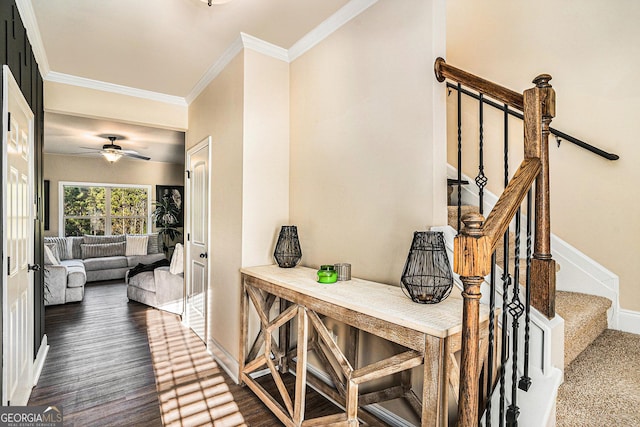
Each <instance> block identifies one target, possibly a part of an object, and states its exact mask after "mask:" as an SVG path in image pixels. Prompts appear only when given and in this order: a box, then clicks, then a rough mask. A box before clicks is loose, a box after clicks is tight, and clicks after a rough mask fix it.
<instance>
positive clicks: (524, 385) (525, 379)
mask: <svg viewBox="0 0 640 427" xmlns="http://www.w3.org/2000/svg"><path fill="white" fill-rule="evenodd" d="M531 199H532V196H531V190H529V192H528V193H527V277H526V289H525V304H524V306H525V311H524V313H525V316H524V374H523V375H522V377H520V382H519V383H518V387H519V388H520V390H524V391H529V387H530V386H531V377H529V332H530V326H531V325H530V323H531V217H532V216H533V212H532V210H531V209H532V201H531Z"/></svg>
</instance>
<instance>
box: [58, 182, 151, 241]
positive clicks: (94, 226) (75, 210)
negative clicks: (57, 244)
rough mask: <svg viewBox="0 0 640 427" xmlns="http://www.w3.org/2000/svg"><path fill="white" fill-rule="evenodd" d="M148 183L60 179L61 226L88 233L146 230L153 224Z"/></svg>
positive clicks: (77, 233) (67, 232) (74, 232)
mask: <svg viewBox="0 0 640 427" xmlns="http://www.w3.org/2000/svg"><path fill="white" fill-rule="evenodd" d="M150 193H151V187H150V186H148V185H117V186H116V185H109V184H92V183H69V182H61V183H60V206H61V209H60V210H61V213H60V218H61V221H60V222H61V224H60V225H61V227H60V229H61V230H64V235H65V236H82V235H84V234H93V235H110V234H146V233H148V232H150V231H151V230H149V229H148V228H149V227H150V224H151V209H150V207H151V201H150V199H149V194H150Z"/></svg>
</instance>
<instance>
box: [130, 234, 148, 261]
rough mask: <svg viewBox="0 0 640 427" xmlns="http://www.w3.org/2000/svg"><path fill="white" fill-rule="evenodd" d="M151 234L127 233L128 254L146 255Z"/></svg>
mask: <svg viewBox="0 0 640 427" xmlns="http://www.w3.org/2000/svg"><path fill="white" fill-rule="evenodd" d="M148 240H149V236H131V235H129V234H127V249H126V250H125V255H126V256H132V255H146V254H147V242H148Z"/></svg>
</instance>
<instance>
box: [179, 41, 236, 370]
mask: <svg viewBox="0 0 640 427" xmlns="http://www.w3.org/2000/svg"><path fill="white" fill-rule="evenodd" d="M243 81H244V55H242V54H239V55H237V56H236V57H235V58H234V59H233V60H232V61H231V62H230V63H229V65H227V67H226V68H225V69H224V70H223V71H222V72H221V73H220V75H218V77H217V78H216V79H215V80H214V81H213V82H211V84H210V85H209V86H208V87H207V88H206V89H205V90H204V91H203V92H202V93H201V94H200V96H198V98H196V99H195V100H194V101H193V102H192V103H191V105H190V106H189V131H188V132H187V147H192V146H194V145H196V144H197V143H198V142H200V141H201V140H202V139H204V138H206V137H207V136H209V135H210V136H211V139H212V146H211V150H212V152H211V158H212V163H211V165H209V172H210V173H211V182H212V184H211V185H212V187H211V189H210V191H209V194H210V197H211V200H210V203H211V212H210V226H211V228H210V236H211V241H210V242H209V254H210V256H209V259H210V260H211V262H210V264H209V269H210V270H209V278H210V282H209V295H208V299H209V318H208V335H209V337H212V338H213V339H214V340H215V341H217V342H218V343H219V344H220V345H221V346H223V347H224V348H225V349H226V350H227V352H229V353H230V354H232V355H233V356H234V357H236V358H237V357H238V351H237V350H238V333H239V325H238V323H239V319H240V317H239V316H240V315H239V314H238V310H239V308H240V302H239V297H240V288H239V286H240V267H241V266H242V138H243V109H244V85H243ZM187 209H188V207H187Z"/></svg>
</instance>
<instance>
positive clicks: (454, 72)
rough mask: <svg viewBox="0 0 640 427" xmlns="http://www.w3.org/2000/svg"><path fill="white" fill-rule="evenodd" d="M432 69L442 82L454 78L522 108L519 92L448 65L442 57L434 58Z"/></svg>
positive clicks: (522, 101) (514, 106) (505, 102)
mask: <svg viewBox="0 0 640 427" xmlns="http://www.w3.org/2000/svg"><path fill="white" fill-rule="evenodd" d="M434 71H435V73H436V78H437V79H438V81H439V82H443V81H444V80H445V79H450V80H454V81H456V82H458V83H461V84H463V85H465V86H467V87H470V88H471V89H474V90H477V91H478V92H481V93H484V94H487V95H489V96H490V97H492V98H494V99H497V100H498V101H501V102H502V103H504V104H507V105H509V106H511V107H513V108H517V109H518V110H520V111H522V110H524V100H523V97H522V94H521V93H518V92H515V91H513V90H511V89H508V88H506V87H504V86H500V85H499V84H497V83H493V82H492V81H489V80H486V79H483V78H482V77H478V76H476V75H475V74H471V73H469V72H466V71H464V70H461V69H460V68H456V67H454V66H453V65H449V64H447V62H446V61H445V60H444V59H443V58H438V59H436V62H435V64H434Z"/></svg>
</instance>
